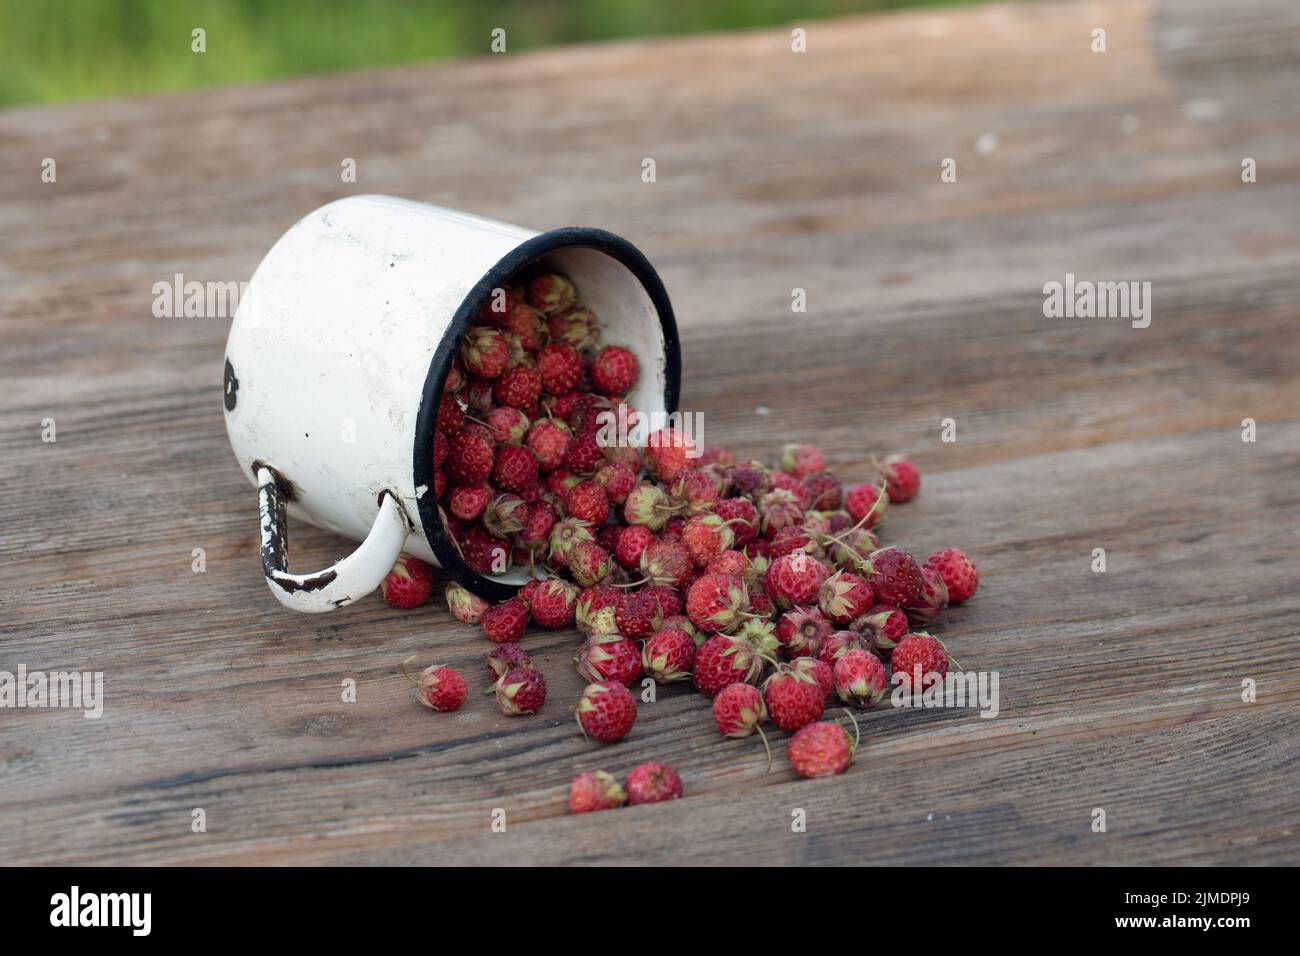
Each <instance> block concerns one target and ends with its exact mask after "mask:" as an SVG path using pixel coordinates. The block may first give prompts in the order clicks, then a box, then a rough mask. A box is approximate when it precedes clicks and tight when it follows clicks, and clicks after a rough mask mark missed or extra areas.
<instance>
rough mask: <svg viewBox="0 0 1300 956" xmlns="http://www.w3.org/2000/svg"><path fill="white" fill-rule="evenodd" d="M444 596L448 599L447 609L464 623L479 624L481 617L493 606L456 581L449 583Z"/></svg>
mask: <svg viewBox="0 0 1300 956" xmlns="http://www.w3.org/2000/svg"><path fill="white" fill-rule="evenodd" d="M444 596H445V597H446V599H447V610H448V611H450V612H451V616H452V617H454V618H455V619H456V620H458V621H460V622H461V623H462V624H477V623H478V620H479V618H480V617H482V616H483V612H484V611H486V610H487V609H488V608H489V607H491V606H492V605H490V604H488V602H487V601H485V600H483V599H482V598H481V597H479V596H478V595H477V594H474V593H473V592H472V591H470V590H469V589H468V588H466V587H464V586H463V585H460V584H457V583H456V582H455V581H451V582H449V583H448V584H447V590H446V592H445V593H444Z"/></svg>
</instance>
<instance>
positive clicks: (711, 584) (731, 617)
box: [686, 574, 749, 634]
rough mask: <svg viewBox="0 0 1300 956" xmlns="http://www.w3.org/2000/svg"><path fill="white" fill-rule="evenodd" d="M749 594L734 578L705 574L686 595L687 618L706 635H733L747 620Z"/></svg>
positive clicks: (735, 577) (743, 585) (732, 575)
mask: <svg viewBox="0 0 1300 956" xmlns="http://www.w3.org/2000/svg"><path fill="white" fill-rule="evenodd" d="M748 607H749V592H748V590H746V588H745V582H744V581H742V580H741V579H740V578H739V577H737V576H736V575H734V574H705V575H703V576H701V577H699V578H696V579H695V582H694V583H693V584H691V587H690V590H689V591H687V592H686V616H687V617H689V618H690V619H691V623H693V624H694V625H695V626H696V627H698V628H700V629H701V630H706V631H720V632H722V633H727V634H729V633H731V632H732V631H734V630H736V629H737V628H738V627H740V625H741V624H742V623H743V622H744V620H745V612H746V609H747V608H748Z"/></svg>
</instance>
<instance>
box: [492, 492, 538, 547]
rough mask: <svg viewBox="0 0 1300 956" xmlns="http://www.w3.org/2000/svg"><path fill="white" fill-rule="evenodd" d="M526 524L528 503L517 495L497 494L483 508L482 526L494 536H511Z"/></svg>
mask: <svg viewBox="0 0 1300 956" xmlns="http://www.w3.org/2000/svg"><path fill="white" fill-rule="evenodd" d="M526 524H528V505H527V503H526V502H525V501H524V499H523V498H520V497H519V496H518V495H497V496H496V497H495V498H493V499H492V500H491V501H489V502H488V506H487V507H486V508H484V509H483V527H484V528H486V529H487V532H488V534H490V535H492V537H494V538H501V539H502V540H505V539H506V538H510V537H513V536H514V535H516V534H518V533H519V532H521V531H523V530H524V526H525V525H526Z"/></svg>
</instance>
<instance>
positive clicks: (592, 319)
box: [546, 307, 599, 415]
mask: <svg viewBox="0 0 1300 956" xmlns="http://www.w3.org/2000/svg"><path fill="white" fill-rule="evenodd" d="M546 326H547V329H548V331H549V332H550V333H551V339H552V340H553V341H555V342H563V343H564V344H565V345H571V346H573V347H574V348H575V349H577V350H578V351H579V352H581V351H582V350H584V349H589V348H592V347H593V346H594V345H595V344H596V332H597V330H598V328H599V324H598V323H597V321H596V316H595V315H593V314H592V313H591V310H589V309H584V308H581V307H578V308H575V309H566V310H565V311H563V312H556V313H555V314H554V315H552V316H551V317H550V318H548V319H547V320H546ZM556 414H557V415H558V414H561V413H560V412H556Z"/></svg>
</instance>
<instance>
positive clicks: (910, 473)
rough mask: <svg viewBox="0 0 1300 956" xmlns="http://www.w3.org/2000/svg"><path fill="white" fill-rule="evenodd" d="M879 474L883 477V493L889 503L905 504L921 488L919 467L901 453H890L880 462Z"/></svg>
mask: <svg viewBox="0 0 1300 956" xmlns="http://www.w3.org/2000/svg"><path fill="white" fill-rule="evenodd" d="M880 474H881V477H883V478H884V479H885V493H886V494H888V495H889V503H890V504H891V505H901V504H905V503H906V502H909V501H911V500H912V499H913V498H915V497H916V493H917V492H918V491H920V490H921V469H919V468H917V467H916V465H914V464H912V463H911V462H910V461H908V460H907V459H906V458H904V457H903V456H902V455H890V456H889V457H888V458H886V459H885V460H884V461H883V462H881V463H880Z"/></svg>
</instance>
